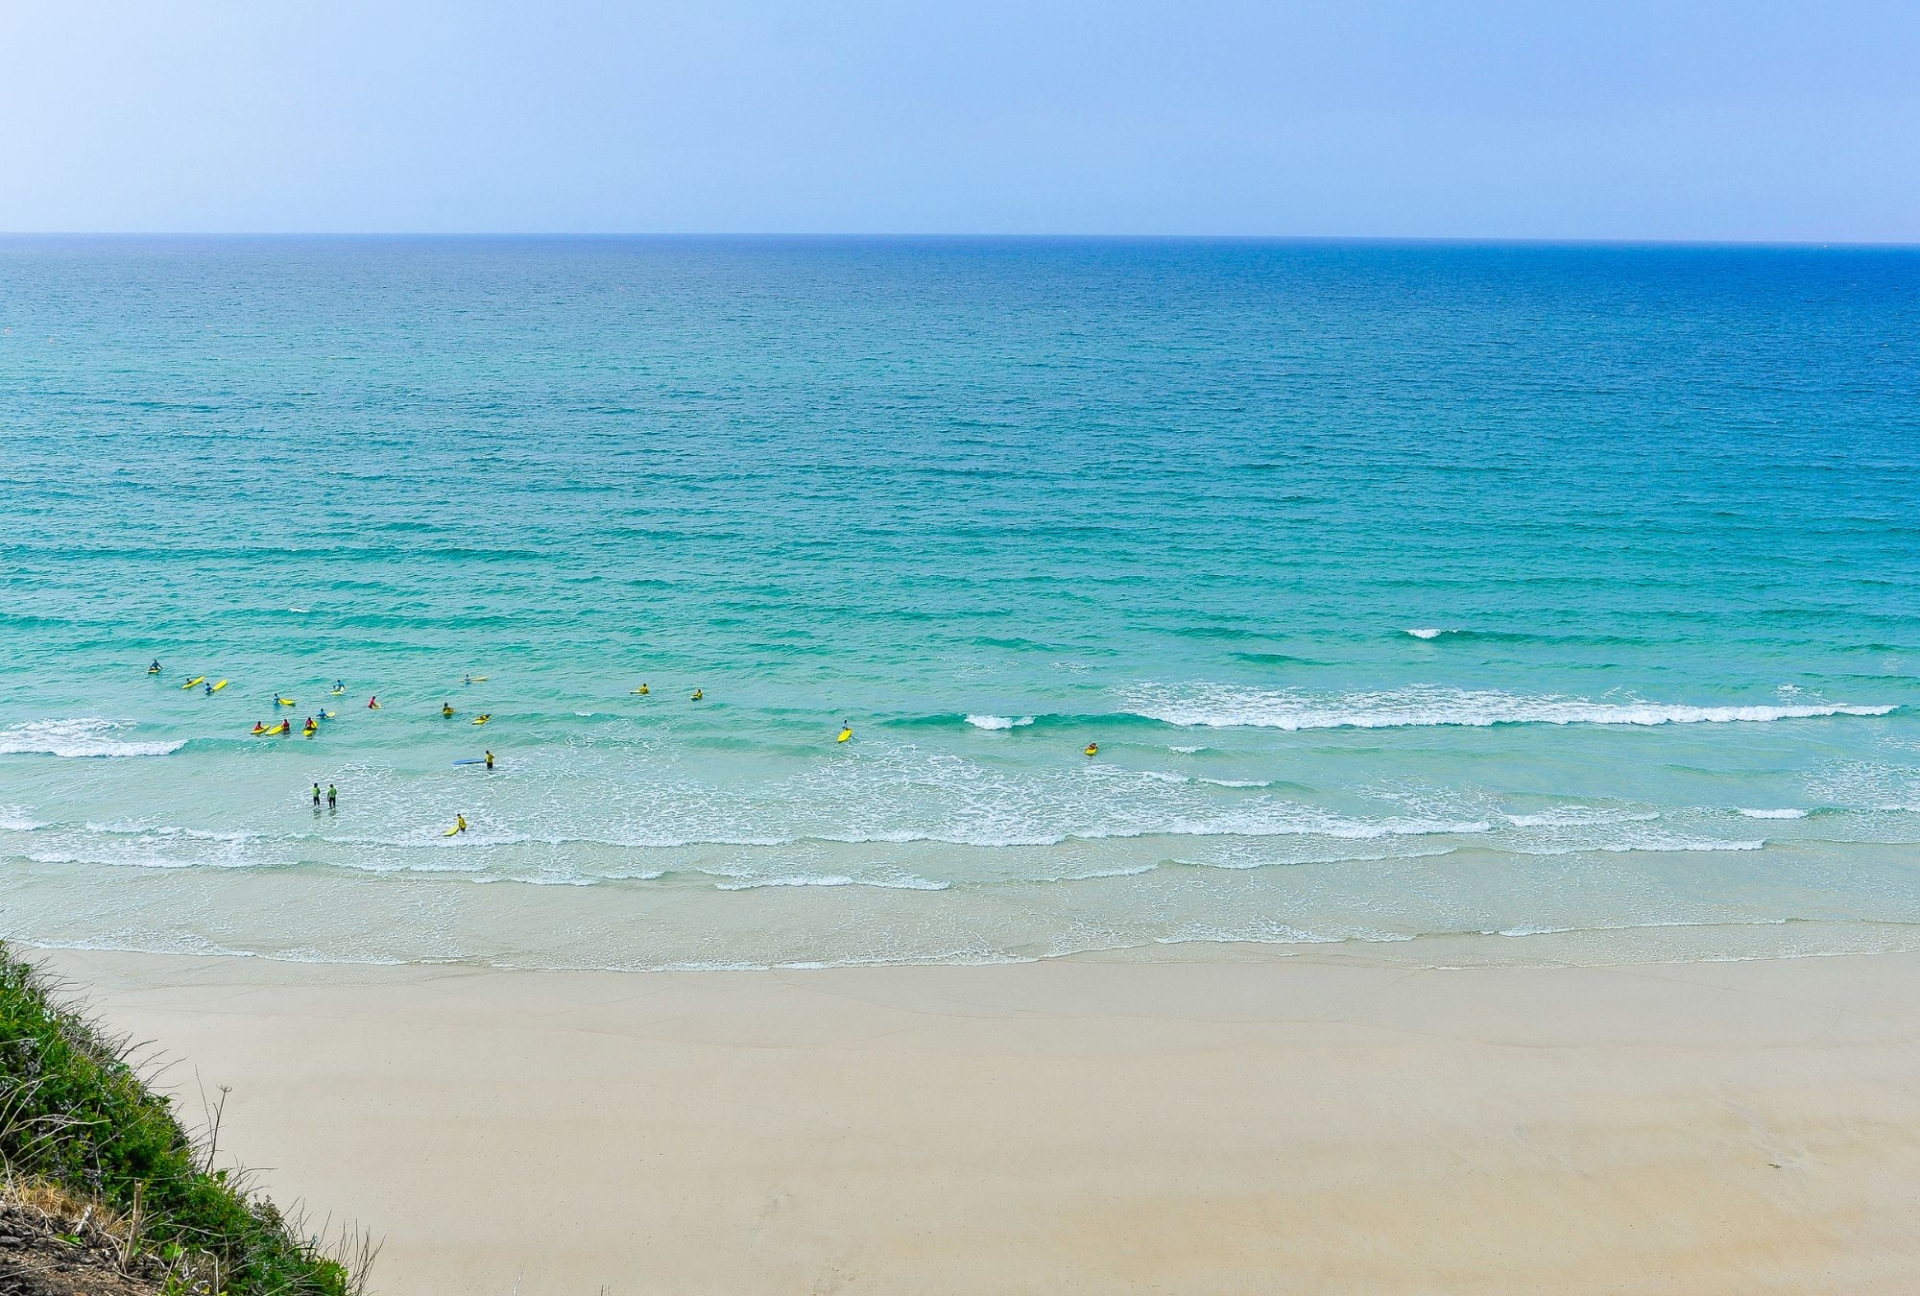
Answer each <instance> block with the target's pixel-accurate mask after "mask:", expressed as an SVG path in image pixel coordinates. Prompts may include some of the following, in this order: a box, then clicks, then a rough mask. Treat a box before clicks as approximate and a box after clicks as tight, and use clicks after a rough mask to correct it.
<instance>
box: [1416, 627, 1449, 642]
mask: <svg viewBox="0 0 1920 1296" xmlns="http://www.w3.org/2000/svg"><path fill="white" fill-rule="evenodd" d="M1407 633H1408V634H1410V635H1412V636H1413V637H1414V638H1415V639H1438V638H1439V637H1440V636H1441V635H1443V634H1445V633H1447V632H1446V631H1445V630H1439V629H1435V628H1434V627H1432V626H1421V627H1419V628H1418V629H1414V630H1409V631H1407Z"/></svg>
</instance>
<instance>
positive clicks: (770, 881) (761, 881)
mask: <svg viewBox="0 0 1920 1296" xmlns="http://www.w3.org/2000/svg"><path fill="white" fill-rule="evenodd" d="M948 885H949V884H948V883H945V882H935V881H932V880H931V879H928V878H922V877H899V878H853V877H846V876H844V875H843V874H837V873H836V874H830V875H826V876H817V875H811V874H794V875H791V876H787V877H771V878H739V879H737V880H735V881H732V882H716V883H714V888H715V889H716V890H719V891H753V890H757V889H759V888H761V887H842V886H870V887H884V888H886V889H888V890H892V891H945V890H946V889H947V887H948Z"/></svg>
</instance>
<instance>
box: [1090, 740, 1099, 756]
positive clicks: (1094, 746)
mask: <svg viewBox="0 0 1920 1296" xmlns="http://www.w3.org/2000/svg"><path fill="white" fill-rule="evenodd" d="M1099 754H1100V744H1099V743H1088V744H1087V755H1089V756H1098V755H1099Z"/></svg>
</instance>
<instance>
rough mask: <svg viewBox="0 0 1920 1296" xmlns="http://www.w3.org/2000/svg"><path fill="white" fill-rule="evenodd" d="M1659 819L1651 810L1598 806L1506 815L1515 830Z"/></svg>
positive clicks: (1558, 808) (1584, 826)
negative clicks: (1615, 808)
mask: <svg viewBox="0 0 1920 1296" xmlns="http://www.w3.org/2000/svg"><path fill="white" fill-rule="evenodd" d="M1659 817H1660V815H1659V813H1658V812H1657V811H1653V810H1609V809H1606V808H1604V807H1600V806H1554V807H1552V808H1551V809H1547V810H1542V811H1540V812H1539V813H1538V814H1520V815H1508V816H1507V822H1508V823H1510V824H1512V825H1513V826H1514V827H1515V828H1586V827H1591V826H1593V825H1595V824H1614V823H1648V822H1650V821H1652V820H1655V819H1658V818H1659Z"/></svg>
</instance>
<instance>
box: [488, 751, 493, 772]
mask: <svg viewBox="0 0 1920 1296" xmlns="http://www.w3.org/2000/svg"><path fill="white" fill-rule="evenodd" d="M487 768H488V769H492V768H493V753H492V752H488V753H487Z"/></svg>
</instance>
